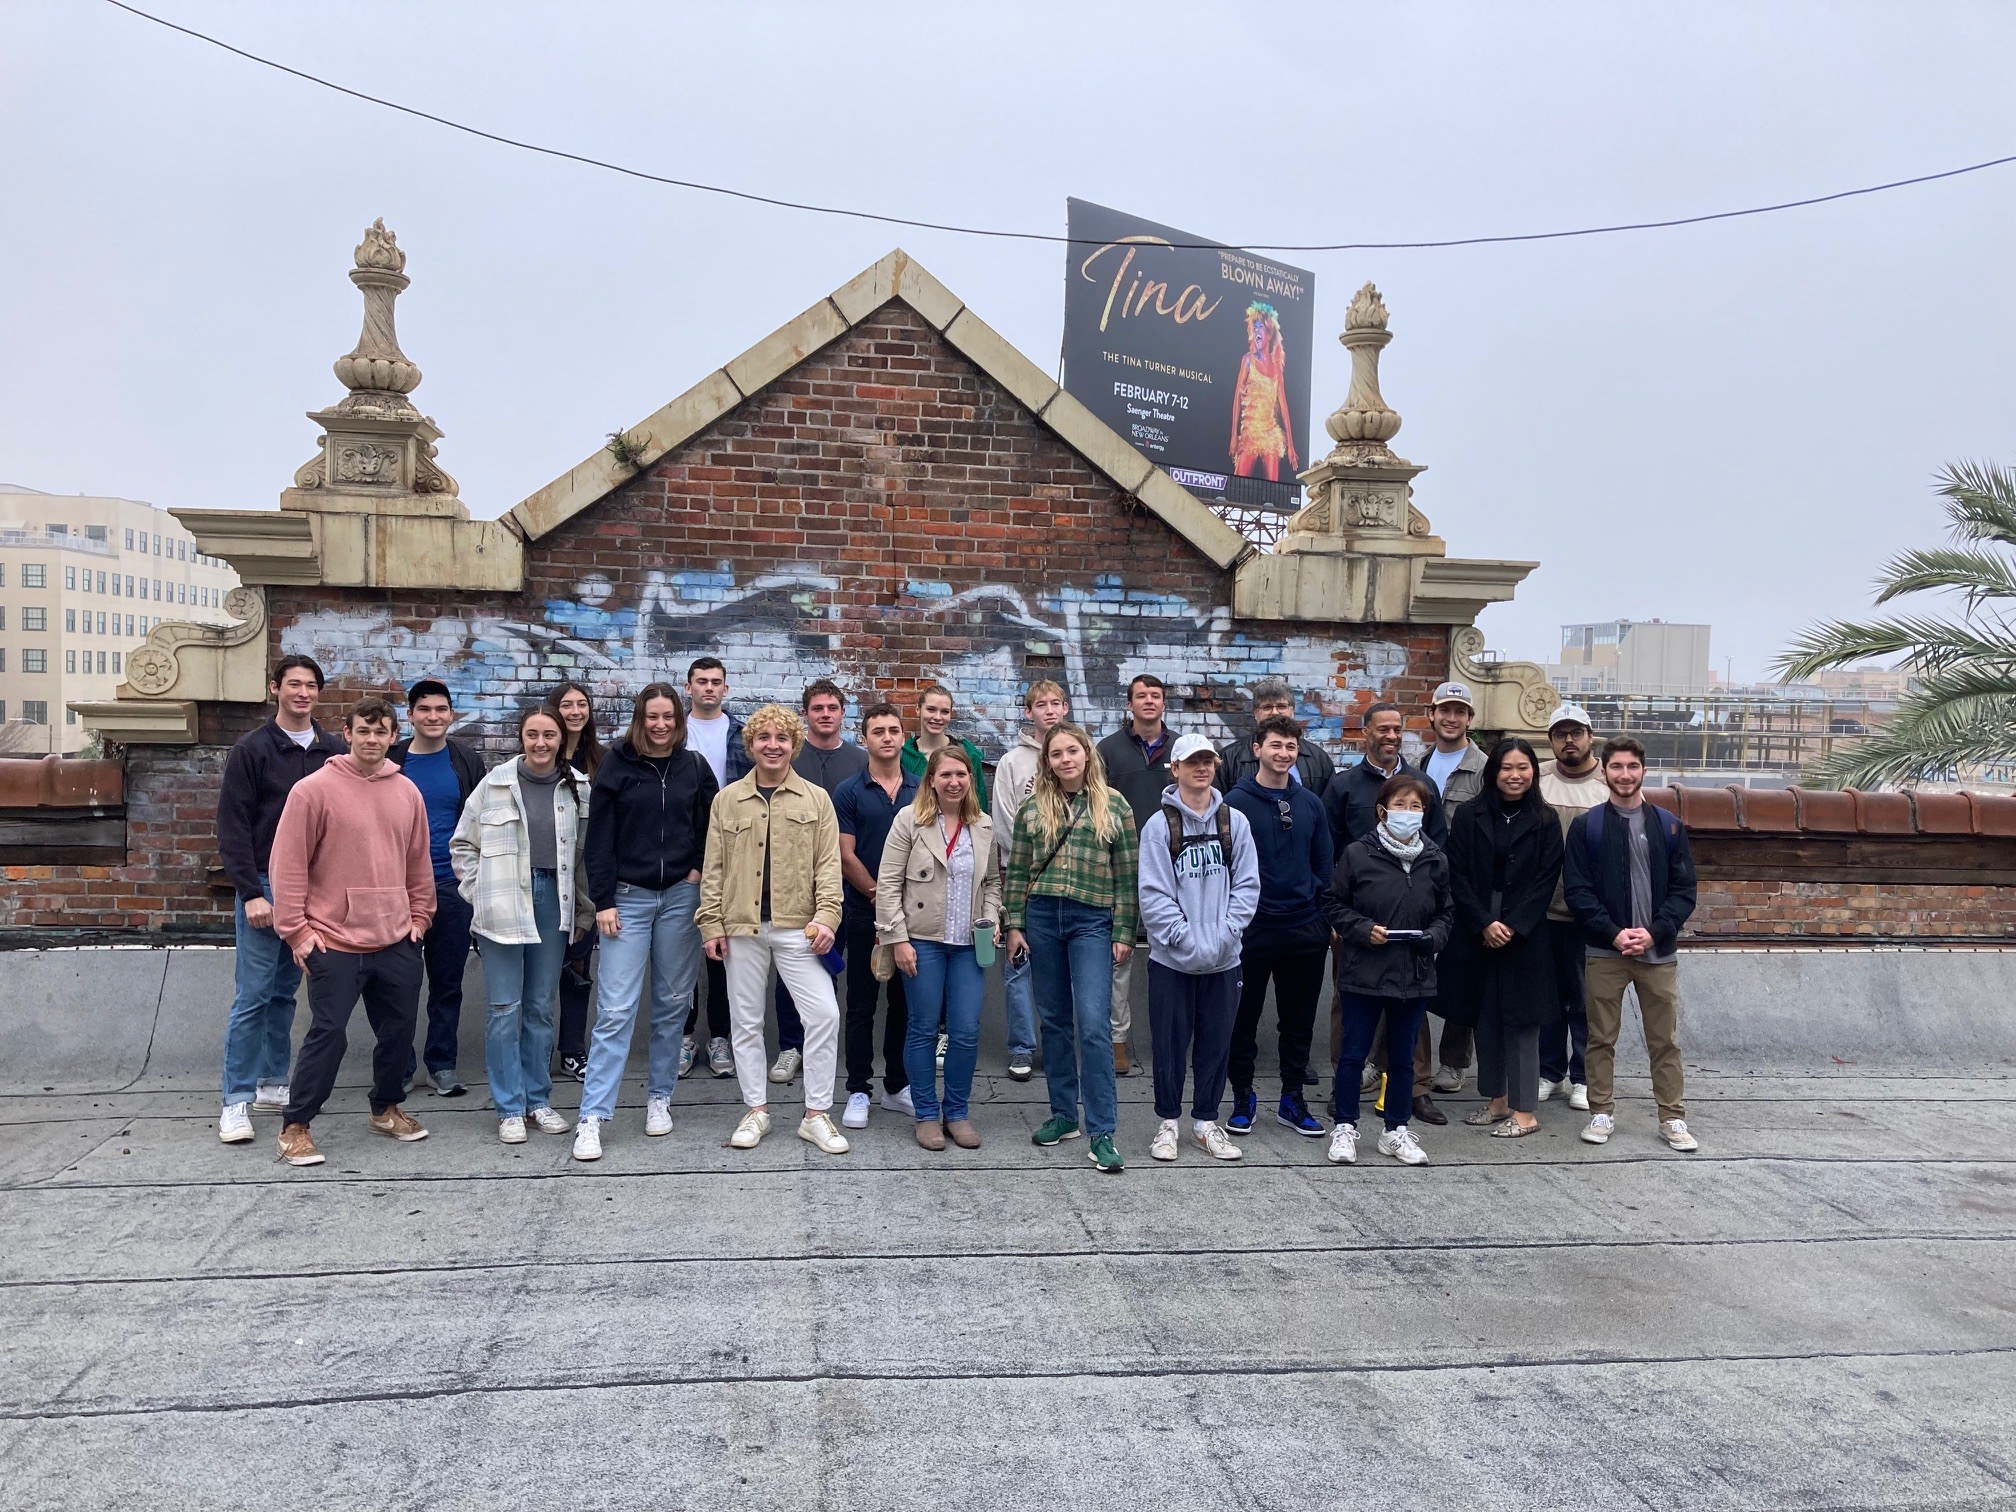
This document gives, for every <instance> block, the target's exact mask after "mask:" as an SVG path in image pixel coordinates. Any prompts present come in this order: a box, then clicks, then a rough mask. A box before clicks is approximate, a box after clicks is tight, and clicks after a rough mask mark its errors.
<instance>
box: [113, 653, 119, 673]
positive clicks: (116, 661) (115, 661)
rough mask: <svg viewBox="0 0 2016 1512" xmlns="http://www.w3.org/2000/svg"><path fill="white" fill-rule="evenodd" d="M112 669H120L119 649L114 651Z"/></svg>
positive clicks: (115, 670)
mask: <svg viewBox="0 0 2016 1512" xmlns="http://www.w3.org/2000/svg"><path fill="white" fill-rule="evenodd" d="M112 670H113V671H114V672H117V671H118V670H119V653H118V652H117V651H114V652H113V653H112Z"/></svg>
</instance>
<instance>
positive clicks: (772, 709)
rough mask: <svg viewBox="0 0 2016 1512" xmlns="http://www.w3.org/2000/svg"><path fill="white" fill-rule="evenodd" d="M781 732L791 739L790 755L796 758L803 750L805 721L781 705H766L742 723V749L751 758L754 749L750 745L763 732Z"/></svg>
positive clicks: (754, 752)
mask: <svg viewBox="0 0 2016 1512" xmlns="http://www.w3.org/2000/svg"><path fill="white" fill-rule="evenodd" d="M773 729H774V730H782V731H783V732H784V733H785V734H786V735H788V736H790V737H791V754H792V755H793V756H796V755H797V754H798V753H799V752H800V751H802V750H803V749H804V748H805V721H804V720H802V719H800V718H799V717H798V715H797V712H796V711H795V710H792V709H787V708H785V707H784V705H782V704H776V703H767V704H765V705H763V707H762V708H760V709H758V710H757V711H756V712H755V713H754V714H751V715H750V716H749V717H748V718H747V719H746V720H744V721H743V722H742V749H743V750H745V751H747V752H748V753H749V754H750V755H751V756H752V757H753V756H754V755H755V754H756V747H755V746H753V745H752V744H750V742H751V741H753V740H754V739H755V738H756V736H757V734H758V733H759V732H760V731H763V730H773Z"/></svg>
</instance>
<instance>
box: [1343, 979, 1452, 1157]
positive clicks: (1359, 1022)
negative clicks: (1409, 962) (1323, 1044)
mask: <svg viewBox="0 0 2016 1512" xmlns="http://www.w3.org/2000/svg"><path fill="white" fill-rule="evenodd" d="M1428 1002H1429V1000H1428V999H1427V998H1380V997H1368V996H1366V995H1365V994H1364V993H1360V992H1340V993H1338V994H1337V1006H1338V1008H1339V1010H1340V1011H1341V1012H1342V1013H1343V1015H1344V1033H1343V1037H1342V1040H1341V1048H1340V1049H1339V1050H1338V1052H1337V1084H1336V1086H1335V1087H1334V1088H1332V1089H1331V1093H1330V1109H1331V1112H1332V1113H1333V1114H1334V1115H1335V1117H1336V1119H1337V1121H1338V1122H1339V1123H1348V1124H1355V1123H1357V1122H1358V1103H1359V1096H1360V1094H1359V1091H1358V1083H1359V1082H1360V1081H1361V1080H1362V1079H1363V1075H1362V1073H1363V1072H1364V1070H1365V1060H1366V1057H1367V1056H1368V1055H1370V1054H1371V1053H1372V1042H1373V1040H1374V1039H1375V1038H1377V1037H1379V1031H1380V1030H1381V1029H1384V1030H1385V1036H1384V1038H1385V1071H1386V1105H1385V1107H1384V1108H1383V1109H1382V1110H1381V1112H1382V1116H1383V1117H1384V1118H1385V1120H1386V1127H1387V1128H1389V1129H1401V1128H1405V1127H1406V1126H1407V1120H1408V1119H1409V1118H1410V1117H1411V1116H1412V1115H1413V1112H1414V1095H1413V1094H1414V1040H1415V1037H1416V1035H1417V1034H1419V1032H1420V1029H1421V1025H1422V1023H1423V1022H1424V1021H1425V1020H1426V1018H1427V1015H1428ZM1374 1064H1375V1065H1376V1064H1378V1062H1377V1061H1376V1060H1375V1061H1374Z"/></svg>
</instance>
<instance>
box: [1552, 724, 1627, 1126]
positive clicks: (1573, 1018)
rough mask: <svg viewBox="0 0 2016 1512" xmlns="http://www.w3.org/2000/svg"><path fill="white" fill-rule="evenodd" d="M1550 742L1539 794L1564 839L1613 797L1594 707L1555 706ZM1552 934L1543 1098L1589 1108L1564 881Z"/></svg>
mask: <svg viewBox="0 0 2016 1512" xmlns="http://www.w3.org/2000/svg"><path fill="white" fill-rule="evenodd" d="M1547 744H1548V745H1550V746H1552V747H1553V749H1554V759H1553V760H1552V761H1543V762H1542V763H1541V764H1540V796H1541V797H1542V798H1545V799H1546V800H1547V802H1548V803H1549V804H1550V805H1552V806H1553V809H1554V812H1555V814H1556V815H1558V816H1559V818H1560V820H1561V833H1562V836H1563V837H1564V838H1565V837H1566V836H1567V833H1568V826H1569V825H1571V824H1573V823H1574V822H1575V820H1576V819H1577V818H1578V817H1580V816H1581V815H1582V814H1585V813H1587V812H1588V811H1589V810H1590V809H1592V808H1594V807H1596V806H1597V805H1598V804H1599V803H1608V802H1609V801H1610V789H1609V788H1608V787H1606V786H1604V783H1603V766H1602V763H1600V762H1599V761H1597V759H1596V732H1595V722H1594V721H1593V720H1592V719H1590V717H1589V711H1588V710H1587V709H1585V708H1583V707H1582V706H1581V705H1580V704H1575V703H1563V704H1562V705H1561V706H1560V707H1559V708H1557V709H1555V711H1554V712H1553V713H1552V714H1549V715H1548V716H1547ZM1547 937H1548V940H1549V942H1550V943H1551V944H1552V945H1553V947H1554V980H1555V983H1556V985H1557V986H1558V987H1559V989H1560V992H1561V1023H1560V1024H1559V1025H1557V1026H1555V1027H1553V1028H1550V1029H1542V1030H1541V1031H1540V1101H1542V1102H1545V1101H1546V1100H1547V1099H1548V1098H1550V1097H1553V1096H1554V1095H1555V1094H1557V1093H1559V1094H1560V1095H1561V1096H1563V1097H1566V1098H1567V1099H1568V1106H1569V1107H1571V1108H1575V1109H1577V1110H1579V1111H1582V1112H1587V1111H1588V1109H1589V1073H1588V1070H1587V1068H1586V1067H1585V1065H1584V1061H1583V1056H1584V1052H1585V1051H1586V1050H1587V1048H1588V1045H1589V1018H1588V1013H1587V1010H1586V1008H1585V1006H1584V1000H1583V996H1582V960H1583V955H1584V951H1583V948H1582V946H1583V937H1582V930H1581V927H1580V926H1579V925H1577V924H1576V922H1575V916H1574V915H1573V914H1572V913H1570V912H1569V911H1568V901H1567V898H1566V897H1565V896H1564V895H1563V892H1562V889H1561V886H1560V885H1559V884H1556V886H1555V888H1554V900H1553V902H1551V903H1549V904H1548V905H1547Z"/></svg>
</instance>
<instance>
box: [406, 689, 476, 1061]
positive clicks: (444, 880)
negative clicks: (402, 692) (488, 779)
mask: <svg viewBox="0 0 2016 1512" xmlns="http://www.w3.org/2000/svg"><path fill="white" fill-rule="evenodd" d="M406 717H407V718H408V719H409V720H410V721H411V722H412V725H413V733H412V735H411V736H410V737H408V738H407V739H405V740H402V741H400V742H399V743H398V744H397V745H395V746H393V747H392V749H391V750H390V751H389V752H387V753H386V759H387V760H389V761H391V762H393V763H395V764H396V765H397V766H398V768H399V770H400V771H402V772H404V773H405V774H406V776H407V778H408V780H410V781H411V782H412V784H413V785H414V786H415V787H417V788H418V789H420V797H421V800H422V801H423V802H424V803H425V804H426V805H427V846H428V851H429V853H430V854H431V855H432V857H433V860H434V922H433V923H432V924H431V925H430V926H428V929H427V934H426V937H425V938H424V939H423V940H422V941H421V942H420V954H421V957H422V959H423V960H424V961H425V962H426V965H427V1048H426V1052H425V1053H426V1060H427V1079H428V1080H429V1081H431V1082H432V1083H433V1084H434V1090H435V1091H436V1092H438V1093H439V1094H440V1095H441V1096H443V1097H460V1096H461V1095H462V1094H463V1093H464V1092H466V1091H467V1090H468V1088H467V1087H465V1086H464V1085H463V1083H462V1078H461V1077H459V1076H457V1075H456V1074H455V1061H456V1048H457V1044H458V1042H459V1040H460V1036H461V1028H462V973H463V971H464V969H465V968H467V966H468V964H469V924H470V919H471V916H472V915H471V910H470V907H469V904H468V903H467V902H466V901H464V899H463V897H462V892H461V889H460V888H459V887H458V886H457V885H456V882H455V868H454V867H453V866H451V865H450V864H449V862H448V840H449V837H450V836H452V835H453V834H454V833H455V825H456V823H457V822H458V821H459V820H460V819H461V817H462V805H463V804H465V803H467V802H468V801H469V795H470V794H471V793H473V792H474V791H476V784H477V783H479V782H481V781H482V780H483V762H482V761H481V759H480V758H478V756H477V755H476V753H475V752H474V751H472V750H470V749H469V747H467V746H466V745H464V744H462V742H461V741H459V740H450V739H449V738H448V729H449V726H451V725H453V724H454V723H455V702H454V699H453V698H451V697H450V696H449V693H448V685H447V684H446V683H444V682H442V681H440V680H439V679H438V678H432V677H424V678H422V679H421V680H420V681H419V682H416V683H415V684H413V686H412V687H411V688H409V689H407V690H406ZM416 1062H417V1057H415V1056H414V1055H413V1053H412V1051H411V1050H409V1051H407V1060H406V1082H407V1085H408V1087H409V1088H410V1087H411V1085H412V1082H413V1073H414V1072H415V1070H416V1069H418V1068H417V1064H416Z"/></svg>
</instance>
